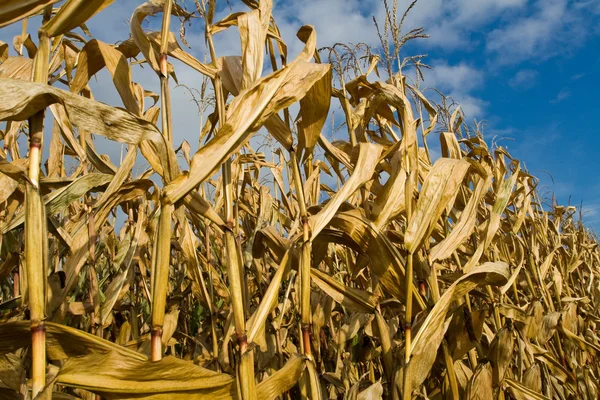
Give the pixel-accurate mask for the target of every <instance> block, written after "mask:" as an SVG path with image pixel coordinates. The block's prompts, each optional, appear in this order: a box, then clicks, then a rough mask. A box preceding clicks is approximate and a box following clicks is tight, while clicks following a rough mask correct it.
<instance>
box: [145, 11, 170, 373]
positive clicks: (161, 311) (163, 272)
mask: <svg viewBox="0 0 600 400" xmlns="http://www.w3.org/2000/svg"><path fill="white" fill-rule="evenodd" d="M172 7H173V3H172V0H165V4H164V8H163V19H162V28H161V43H160V61H159V63H160V64H159V67H160V74H159V78H160V108H161V113H162V117H161V122H162V134H163V137H164V138H165V140H166V141H167V143H168V144H169V145H170V144H171V143H172V134H171V93H170V91H169V72H168V66H167V52H168V45H169V29H170V25H171V9H172ZM172 215H173V205H172V204H166V203H165V202H163V204H161V212H160V218H159V222H158V237H157V242H156V246H157V249H156V251H155V259H154V262H155V264H154V286H153V289H152V334H151V342H150V343H151V359H152V361H159V360H160V359H161V358H162V353H163V351H162V333H163V325H164V320H165V306H166V302H167V289H168V285H169V266H170V258H171V217H172Z"/></svg>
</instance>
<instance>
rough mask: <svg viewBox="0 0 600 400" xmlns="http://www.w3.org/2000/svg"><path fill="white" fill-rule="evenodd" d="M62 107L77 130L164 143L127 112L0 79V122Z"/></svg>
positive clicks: (147, 124)
mask: <svg viewBox="0 0 600 400" xmlns="http://www.w3.org/2000/svg"><path fill="white" fill-rule="evenodd" d="M55 103H59V104H61V105H63V106H64V107H65V109H66V112H67V114H68V116H69V120H70V121H71V123H72V124H73V125H74V126H76V127H81V128H84V129H87V130H89V131H91V132H93V133H96V134H99V135H102V136H106V137H107V138H109V139H111V140H115V141H117V142H122V143H131V144H139V143H140V142H141V141H143V140H145V139H148V140H151V141H154V142H157V143H161V144H163V139H162V135H161V134H160V132H159V131H158V129H156V127H155V126H154V125H153V124H151V123H150V122H148V121H146V120H144V119H142V118H138V117H136V116H135V115H133V114H131V113H128V112H126V111H123V110H120V109H118V108H114V107H111V106H107V105H106V104H104V103H100V102H97V101H94V100H90V99H86V98H85V97H82V96H77V95H75V94H71V93H69V92H65V91H64V90H60V89H56V88H53V87H51V86H48V85H43V84H39V83H32V82H22V81H17V80H13V79H4V78H0V120H2V121H23V120H25V119H27V118H29V117H30V116H32V115H33V114H35V113H36V112H38V111H40V110H43V109H45V108H46V107H48V106H50V105H51V104H55Z"/></svg>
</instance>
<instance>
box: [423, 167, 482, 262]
mask: <svg viewBox="0 0 600 400" xmlns="http://www.w3.org/2000/svg"><path fill="white" fill-rule="evenodd" d="M491 185H492V178H491V176H490V177H488V178H487V179H483V178H481V179H479V180H478V182H477V186H476V187H475V191H474V192H473V194H472V195H471V198H470V199H469V201H468V202H467V205H466V207H465V208H464V210H463V211H462V213H461V214H460V217H459V218H458V221H456V224H454V227H453V228H452V232H450V234H449V235H448V236H447V237H446V238H444V240H442V241H441V242H439V243H438V244H436V245H435V246H433V248H432V249H431V250H430V252H429V262H431V263H433V262H434V261H436V260H444V259H446V258H448V257H450V256H451V255H452V253H453V252H454V251H455V250H456V249H457V248H458V247H459V246H460V245H461V244H462V243H463V242H464V241H465V240H466V239H467V238H468V237H469V236H470V235H471V233H473V230H474V229H475V220H476V218H477V207H478V206H479V204H480V203H481V200H482V199H483V197H484V196H485V195H486V193H487V191H488V190H489V188H490V186H491Z"/></svg>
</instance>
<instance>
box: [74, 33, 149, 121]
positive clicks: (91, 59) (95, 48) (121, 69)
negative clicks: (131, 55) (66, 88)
mask: <svg viewBox="0 0 600 400" xmlns="http://www.w3.org/2000/svg"><path fill="white" fill-rule="evenodd" d="M104 67H106V68H107V69H108V71H109V72H110V75H111V76H112V78H113V83H114V84H115V88H116V89H117V92H119V95H120V96H121V100H122V101H123V105H125V108H126V109H127V110H128V111H129V112H131V113H134V114H138V115H140V107H139V105H138V102H137V100H136V98H135V95H134V94H133V85H132V83H131V69H130V68H129V64H128V63H127V60H126V59H125V56H124V55H123V53H121V52H120V51H118V50H117V49H115V48H114V47H112V46H110V45H108V44H106V43H103V42H101V41H99V40H96V39H93V40H90V41H89V42H87V43H86V44H85V46H83V48H82V49H81V52H80V53H79V59H78V61H77V72H76V73H75V78H73V82H71V86H70V90H71V92H72V93H79V92H80V91H81V90H82V89H83V88H85V87H86V86H87V84H88V82H89V80H90V79H91V77H92V76H94V75H95V74H96V73H97V72H98V71H100V70H101V69H103V68H104ZM142 111H143V110H142Z"/></svg>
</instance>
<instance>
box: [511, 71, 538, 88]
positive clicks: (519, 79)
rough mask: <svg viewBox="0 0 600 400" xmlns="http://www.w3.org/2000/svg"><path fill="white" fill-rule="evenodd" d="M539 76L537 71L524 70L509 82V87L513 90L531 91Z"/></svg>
mask: <svg viewBox="0 0 600 400" xmlns="http://www.w3.org/2000/svg"><path fill="white" fill-rule="evenodd" d="M538 75H539V73H538V72H537V71H536V70H533V69H522V70H519V71H518V72H517V73H516V74H515V76H514V77H513V78H512V79H510V80H509V81H508V85H509V86H510V87H511V88H513V89H520V90H526V89H530V88H532V87H533V86H535V85H536V84H537V79H538Z"/></svg>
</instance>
